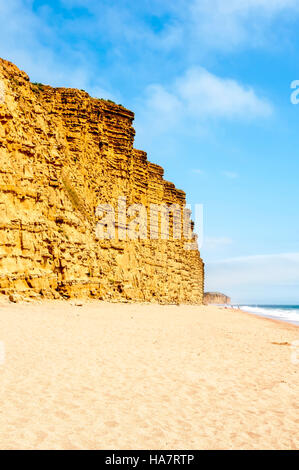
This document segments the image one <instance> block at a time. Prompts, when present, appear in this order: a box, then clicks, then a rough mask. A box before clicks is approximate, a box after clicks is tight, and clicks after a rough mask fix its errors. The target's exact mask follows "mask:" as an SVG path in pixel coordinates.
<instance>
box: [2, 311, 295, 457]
mask: <svg viewBox="0 0 299 470" xmlns="http://www.w3.org/2000/svg"><path fill="white" fill-rule="evenodd" d="M74 303H75V302H72V305H71V304H70V303H63V302H46V303H33V304H16V305H12V304H1V306H0V341H2V342H3V343H4V344H5V349H6V358H5V362H4V364H2V365H0V380H1V389H0V402H1V409H0V448H1V449H264V448H266V449H295V448H299V436H298V424H299V405H298V397H299V381H298V375H299V365H296V364H293V363H292V361H291V352H292V348H291V346H289V344H290V343H291V342H292V341H294V340H299V329H298V327H295V326H292V325H288V324H284V323H280V322H274V321H271V320H265V319H261V318H257V317H254V316H251V315H249V314H246V313H242V312H238V311H232V310H229V309H227V310H226V309H220V308H216V307H198V306H180V307H177V306H161V305H137V304H107V303H101V302H91V303H87V304H84V305H83V306H81V307H80V306H75V305H74ZM285 343H287V344H285ZM298 356H299V353H298Z"/></svg>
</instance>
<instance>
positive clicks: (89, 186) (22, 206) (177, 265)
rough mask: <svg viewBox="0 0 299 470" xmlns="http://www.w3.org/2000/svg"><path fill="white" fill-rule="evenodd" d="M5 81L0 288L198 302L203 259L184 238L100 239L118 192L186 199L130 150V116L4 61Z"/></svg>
mask: <svg viewBox="0 0 299 470" xmlns="http://www.w3.org/2000/svg"><path fill="white" fill-rule="evenodd" d="M0 81H1V86H2V87H3V90H2V92H3V99H1V100H0V214H1V219H0V267H1V270H0V293H2V294H4V295H8V294H11V293H15V292H17V293H20V294H22V296H23V297H24V296H25V297H36V296H43V297H46V298H53V297H54V298H58V297H60V296H64V297H90V296H91V297H94V298H100V299H118V300H122V299H130V300H134V301H160V302H197V303H202V300H203V283H204V274H203V262H202V260H201V258H200V255H199V252H198V250H186V249H185V242H186V240H184V239H180V240H176V239H174V238H172V239H169V240H161V239H158V240H151V239H137V240H129V241H121V240H120V241H119V240H97V239H96V237H95V230H94V228H95V225H96V221H97V220H96V217H95V209H96V207H97V205H98V204H99V203H100V204H103V203H110V204H111V203H113V204H117V200H118V197H119V196H125V197H126V198H127V204H132V203H142V204H144V205H145V206H146V207H147V208H149V206H150V204H151V203H156V204H161V203H167V204H172V203H176V204H179V205H180V207H182V208H183V207H184V206H185V193H184V192H183V191H180V190H178V189H176V188H175V186H174V185H173V184H172V183H169V182H167V181H165V180H164V179H163V169H162V168H161V167H159V166H158V165H155V164H153V163H150V162H149V161H148V160H147V155H146V153H145V152H142V151H139V150H135V149H134V148H133V141H134V134H135V131H134V129H133V127H132V122H133V119H134V114H133V113H132V112H131V111H128V110H127V109H125V108H123V107H122V106H118V105H115V104H114V103H111V102H108V101H105V100H99V99H94V98H91V97H90V96H89V95H88V94H87V93H86V92H84V91H79V90H75V89H65V88H51V87H50V86H43V85H40V84H32V83H30V81H29V78H28V76H27V75H26V74H25V73H24V72H22V71H20V70H19V69H18V68H17V67H16V66H15V65H13V64H11V63H9V62H7V61H4V60H1V59H0ZM0 98H1V97H0ZM116 226H117V222H116Z"/></svg>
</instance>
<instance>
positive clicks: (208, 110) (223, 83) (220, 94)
mask: <svg viewBox="0 0 299 470" xmlns="http://www.w3.org/2000/svg"><path fill="white" fill-rule="evenodd" d="M175 90H176V92H177V94H178V96H179V97H180V99H181V101H182V102H183V103H184V105H185V106H186V107H187V111H188V112H189V113H191V114H192V115H195V116H196V115H200V116H204V117H206V116H213V117H215V116H216V117H227V118H231V117H242V118H246V119H247V118H248V117H265V116H269V115H270V114H271V112H272V107H271V105H270V104H269V103H268V102H267V101H266V100H265V99H263V98H259V97H258V96H257V95H256V93H255V92H254V90H253V89H252V88H251V87H248V86H244V85H242V84H240V83H238V82H237V81H235V80H232V79H229V78H221V77H217V76H216V75H214V74H212V73H210V72H208V71H207V70H206V69H204V68H202V67H197V68H192V69H190V70H188V71H187V73H186V74H185V75H184V76H183V77H182V78H179V79H178V80H177V82H176V84H175Z"/></svg>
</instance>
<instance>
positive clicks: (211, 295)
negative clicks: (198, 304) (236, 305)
mask: <svg viewBox="0 0 299 470" xmlns="http://www.w3.org/2000/svg"><path fill="white" fill-rule="evenodd" d="M204 303H205V304H219V305H221V304H230V303H231V299H230V297H227V295H224V294H220V292H206V293H205V294H204Z"/></svg>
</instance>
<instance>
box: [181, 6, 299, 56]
mask: <svg viewBox="0 0 299 470" xmlns="http://www.w3.org/2000/svg"><path fill="white" fill-rule="evenodd" d="M298 11H299V5H298V1H297V0H214V1H213V2H211V1H210V0H194V1H193V2H192V4H191V6H190V12H191V24H192V34H193V35H194V36H196V37H197V38H198V39H200V40H201V42H202V43H203V44H204V45H205V46H208V47H216V48H219V49H231V48H233V47H238V46H240V45H244V44H246V45H248V46H249V47H251V46H256V45H261V44H263V43H264V42H267V38H269V37H271V38H273V30H272V31H271V26H272V25H273V22H274V21H275V20H276V19H278V18H279V20H280V21H283V15H284V14H288V13H290V12H293V13H298ZM275 32H276V34H277V30H276V29H275ZM276 37H279V36H278V35H277V36H276Z"/></svg>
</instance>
